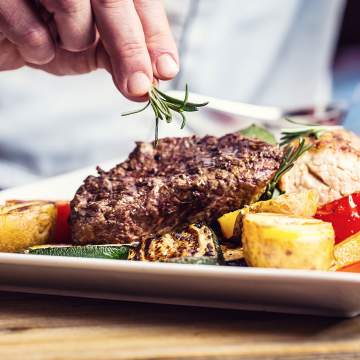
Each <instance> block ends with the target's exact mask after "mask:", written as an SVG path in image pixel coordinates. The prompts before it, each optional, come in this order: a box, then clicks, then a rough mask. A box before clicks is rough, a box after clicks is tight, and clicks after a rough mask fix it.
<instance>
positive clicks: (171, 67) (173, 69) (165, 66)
mask: <svg viewBox="0 0 360 360" xmlns="http://www.w3.org/2000/svg"><path fill="white" fill-rule="evenodd" d="M156 70H157V72H158V74H159V75H160V76H162V77H164V78H172V77H174V76H175V75H176V74H177V73H178V71H179V65H178V64H177V63H176V62H175V60H174V59H173V58H172V57H171V56H170V55H169V54H164V55H161V56H159V57H158V59H157V61H156Z"/></svg>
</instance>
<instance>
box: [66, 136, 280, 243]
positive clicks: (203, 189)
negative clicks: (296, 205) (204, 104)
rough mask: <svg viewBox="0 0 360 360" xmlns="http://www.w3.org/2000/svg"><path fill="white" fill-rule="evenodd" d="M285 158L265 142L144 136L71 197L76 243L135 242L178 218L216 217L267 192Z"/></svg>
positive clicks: (179, 221)
mask: <svg viewBox="0 0 360 360" xmlns="http://www.w3.org/2000/svg"><path fill="white" fill-rule="evenodd" d="M281 159H282V153H281V151H280V150H279V149H278V148H277V147H275V146H272V145H268V144H266V143H264V142H261V141H257V140H253V139H249V138H245V137H243V136H241V135H239V134H229V135H225V136H223V137H221V138H216V137H213V136H206V137H203V138H199V137H196V136H192V137H185V138H165V139H162V140H160V141H159V144H158V146H157V147H156V148H154V147H153V146H152V144H149V143H137V146H136V148H135V150H134V151H133V152H132V153H131V154H130V156H129V159H128V160H127V161H125V162H123V163H122V164H119V165H117V166H116V167H114V168H113V169H111V170H110V171H108V172H104V171H102V170H101V169H99V170H98V172H99V176H97V177H95V176H89V177H88V178H87V179H86V180H85V182H84V184H83V185H82V186H81V187H80V188H79V190H78V191H77V193H76V195H75V198H74V199H73V201H72V202H71V208H72V213H71V225H72V231H73V239H74V241H75V242H76V243H79V244H87V243H92V244H94V243H98V244H104V243H130V242H133V241H139V240H142V239H147V238H149V237H152V236H153V235H161V234H165V233H167V232H169V231H171V230H173V229H175V228H177V227H178V226H179V225H183V224H188V223H192V222H197V221H205V222H211V221H213V220H215V219H216V218H217V217H219V216H220V215H222V214H224V213H226V212H228V211H232V210H235V209H238V208H240V207H242V206H244V205H246V204H249V203H251V202H253V201H255V200H256V199H258V198H259V196H260V195H261V194H262V193H263V191H264V189H265V187H266V184H267V183H268V182H269V181H270V179H271V178H272V177H273V175H274V173H275V172H276V170H277V169H278V167H279V164H280V161H281Z"/></svg>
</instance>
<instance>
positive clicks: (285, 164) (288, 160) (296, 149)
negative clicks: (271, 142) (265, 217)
mask: <svg viewBox="0 0 360 360" xmlns="http://www.w3.org/2000/svg"><path fill="white" fill-rule="evenodd" d="M312 146H313V145H312V144H308V143H306V140H305V139H304V138H302V137H299V138H298V142H297V144H295V143H293V144H287V145H286V146H285V148H284V157H283V159H282V161H281V164H280V167H279V169H278V170H277V172H276V173H275V175H274V177H273V178H272V180H271V181H270V183H269V184H268V185H267V187H266V190H265V192H264V194H263V195H262V196H261V200H269V199H271V198H273V197H274V192H275V190H276V186H277V184H278V182H279V181H280V179H281V177H282V176H283V175H284V174H285V173H286V172H288V171H289V170H290V169H291V168H292V167H293V166H294V164H295V161H296V160H297V159H299V157H300V156H301V155H302V154H304V153H305V152H306V151H308V150H310V149H311V148H312Z"/></svg>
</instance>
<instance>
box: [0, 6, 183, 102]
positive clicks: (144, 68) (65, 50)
mask: <svg viewBox="0 0 360 360" xmlns="http://www.w3.org/2000/svg"><path fill="white" fill-rule="evenodd" d="M24 65H29V66H33V67H37V68H40V69H43V70H45V71H48V72H52V73H55V74H58V75H66V74H74V73H84V72H88V71H92V70H95V69H96V68H99V67H103V68H106V69H107V70H108V71H109V72H110V73H111V74H112V76H113V79H114V83H115V85H116V86H117V88H118V89H119V90H120V91H121V92H122V93H123V94H124V95H125V96H126V97H128V98H130V99H133V100H139V99H141V98H142V97H143V96H144V95H146V93H147V91H148V89H149V87H150V85H151V83H152V82H153V81H154V78H157V79H162V80H167V79H171V78H173V77H174V76H175V75H176V73H177V72H178V54H177V49H176V45H175V42H174V40H173V38H172V35H171V31H170V29H169V25H168V22H167V19H166V14H165V11H164V8H163V5H162V2H161V0H42V1H41V5H39V1H35V0H34V1H27V0H0V70H12V69H16V68H19V67H22V66H24Z"/></svg>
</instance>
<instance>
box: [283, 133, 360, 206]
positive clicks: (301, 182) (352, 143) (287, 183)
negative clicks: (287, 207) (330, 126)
mask: <svg viewBox="0 0 360 360" xmlns="http://www.w3.org/2000/svg"><path fill="white" fill-rule="evenodd" d="M313 143H314V147H313V148H312V149H311V150H310V151H308V152H306V153H305V154H304V155H302V156H301V158H300V159H299V160H297V162H296V163H295V166H294V167H293V168H292V169H291V170H290V171H289V172H288V173H286V174H285V175H284V176H283V177H282V179H281V181H280V183H279V185H280V188H281V190H283V191H285V192H294V191H301V190H306V189H317V190H318V191H319V194H320V205H322V204H326V203H328V202H330V201H332V200H335V199H339V198H341V197H342V196H344V195H349V194H352V193H353V192H355V191H360V139H359V138H358V137H357V136H356V135H355V134H353V133H351V132H349V131H346V130H335V131H332V132H327V133H325V134H323V135H322V136H321V137H320V139H319V140H313Z"/></svg>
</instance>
